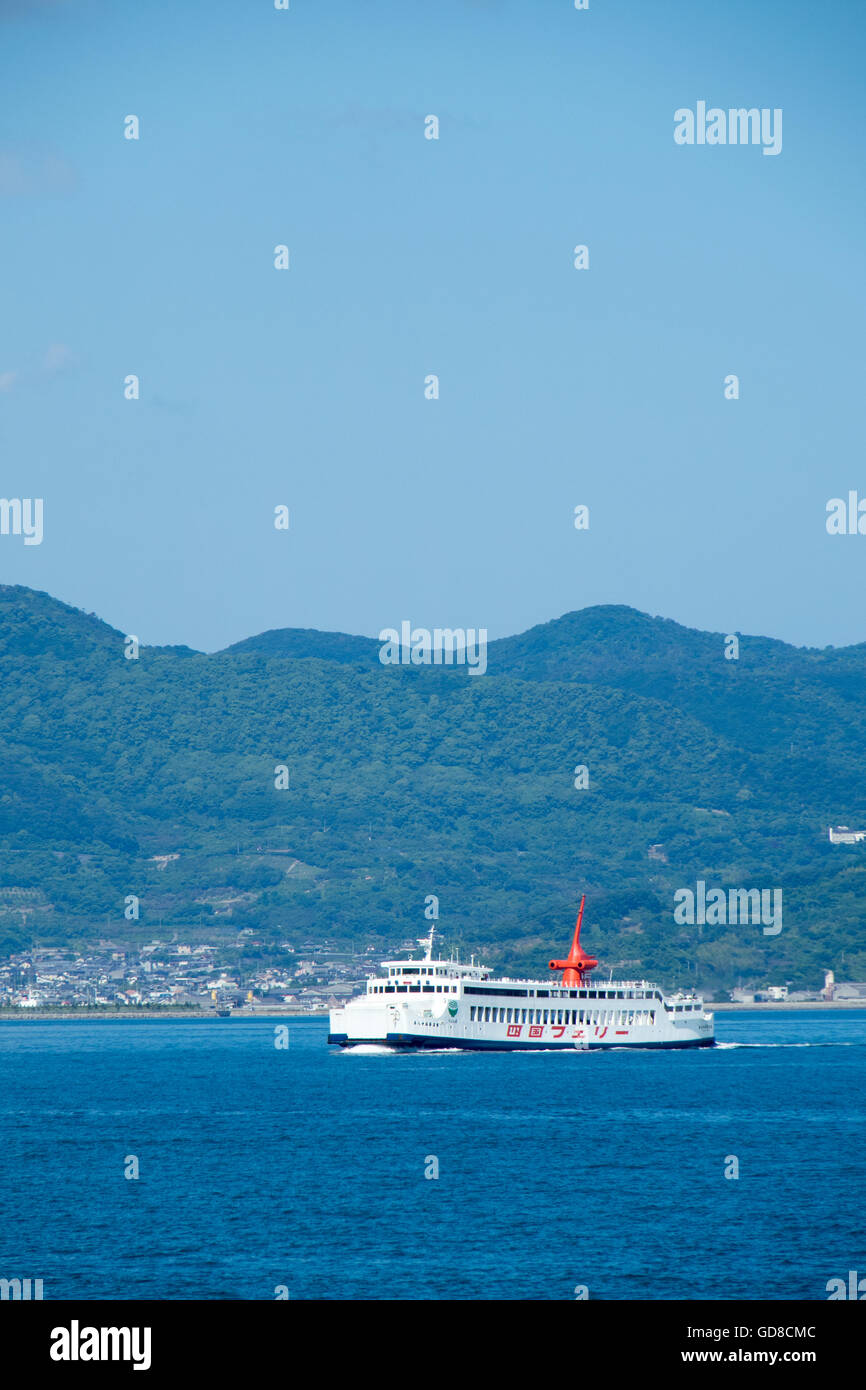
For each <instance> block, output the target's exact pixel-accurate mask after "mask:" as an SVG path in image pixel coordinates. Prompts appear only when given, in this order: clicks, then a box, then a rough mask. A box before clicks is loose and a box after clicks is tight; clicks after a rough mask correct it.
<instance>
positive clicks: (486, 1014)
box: [484, 1009, 490, 1023]
mask: <svg viewBox="0 0 866 1390" xmlns="http://www.w3.org/2000/svg"><path fill="white" fill-rule="evenodd" d="M484 1022H485V1023H489V1022H490V1010H489V1009H485V1010H484Z"/></svg>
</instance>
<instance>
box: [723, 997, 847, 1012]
mask: <svg viewBox="0 0 866 1390" xmlns="http://www.w3.org/2000/svg"><path fill="white" fill-rule="evenodd" d="M706 1007H707V1008H708V1009H710V1010H711V1011H712V1012H713V1013H740V1012H745V1013H767V1014H775V1013H784V1012H785V1011H786V1010H787V1011H788V1012H793V1011H794V1010H799V1011H801V1012H806V1011H807V1010H808V1011H811V1010H812V1009H821V1010H824V1009H866V999H812V1000H809V999H804V1000H802V1001H800V1002H799V1003H798V1002H797V1000H794V1001H793V1002H792V1001H791V1000H789V999H781V1000H779V1001H778V1003H771V1002H770V1001H769V1000H761V1002H760V1003H757V1004H739V1003H738V1004H733V1003H727V1004H710V1003H709V1002H708V1003H707V1005H706Z"/></svg>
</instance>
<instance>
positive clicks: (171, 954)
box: [0, 941, 374, 1012]
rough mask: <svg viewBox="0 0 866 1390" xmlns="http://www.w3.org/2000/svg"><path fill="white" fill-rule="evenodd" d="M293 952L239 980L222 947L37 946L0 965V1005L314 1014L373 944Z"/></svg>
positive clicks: (345, 993)
mask: <svg viewBox="0 0 866 1390" xmlns="http://www.w3.org/2000/svg"><path fill="white" fill-rule="evenodd" d="M307 946H308V947H309V948H310V949H309V954H307V951H306V949H305V948H301V950H300V951H299V950H297V949H296V948H295V947H294V946H291V945H289V943H287V942H285V943H283V944H282V949H283V951H284V952H285V958H286V963H285V965H282V964H278V965H263V966H262V967H261V968H259V969H254V970H252V971H250V970H249V969H245V970H244V973H243V978H242V979H241V978H240V976H239V972H238V970H237V968H236V967H233V966H231V965H226V964H220V963H219V962H220V957H225V955H226V952H225V949H224V947H223V946H216V945H208V944H205V945H184V944H178V943H176V942H172V943H167V942H164V941H151V942H150V943H149V944H148V945H145V946H140V947H135V948H130V947H128V946H124V945H122V944H118V943H114V942H101V943H100V944H99V946H98V947H96V948H93V949H90V950H88V951H85V952H83V953H78V952H76V951H73V950H71V949H63V948H60V947H39V948H33V949H31V950H30V951H27V952H22V953H20V954H18V955H13V956H11V957H10V958H9V959H8V960H7V961H4V962H0V1008H4V1007H5V1008H10V1007H12V1008H20V1009H52V1008H63V1007H74V1006H82V1005H89V1006H91V1007H92V1006H102V1007H106V1006H107V1007H120V1008H140V1007H142V1006H148V1007H151V1008H152V1007H154V1006H160V1007H166V1006H176V1007H183V1008H202V1009H209V1008H214V1007H218V1006H221V1005H225V1004H228V1005H231V1006H239V1005H244V1006H247V1007H256V1006H262V1007H266V1006H273V1005H278V1006H282V1007H292V1008H296V1009H299V1010H309V1011H311V1012H314V1011H319V1010H321V1009H327V1008H331V1007H333V1006H334V1005H335V1004H337V1003H339V1002H341V1001H343V1000H345V999H346V998H347V997H350V996H351V995H353V994H356V993H358V992H359V990H360V989H361V988H363V983H362V982H363V981H365V979H366V975H367V974H368V973H369V971H370V963H369V962H370V955H369V952H372V951H373V949H374V948H373V947H370V948H369V952H368V953H366V954H365V955H363V956H359V955H355V954H351V953H348V952H345V951H342V952H341V951H339V950H337V949H335V948H333V947H330V946H328V945H327V944H319V943H307Z"/></svg>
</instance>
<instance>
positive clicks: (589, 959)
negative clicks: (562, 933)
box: [550, 893, 598, 985]
mask: <svg viewBox="0 0 866 1390" xmlns="http://www.w3.org/2000/svg"><path fill="white" fill-rule="evenodd" d="M585 902H586V894H585V893H584V895H583V897H582V898H581V900H580V911H579V912H578V914H577V926H576V927H575V929H574V940H573V941H572V943H571V950H570V951H569V953H568V955H567V957H566V959H565V960H552V961H550V969H551V970H561V971H562V972H563V974H562V983H563V984H564V985H582V984H583V977H584V975H588V974H589V972H590V970H594V969H595V967H596V966H597V965H598V961H597V960H596V958H595V956H590V955H587V953H586V951H585V950H584V949H583V947H582V946H581V944H580V924H581V922H582V921H583V907H584V903H585Z"/></svg>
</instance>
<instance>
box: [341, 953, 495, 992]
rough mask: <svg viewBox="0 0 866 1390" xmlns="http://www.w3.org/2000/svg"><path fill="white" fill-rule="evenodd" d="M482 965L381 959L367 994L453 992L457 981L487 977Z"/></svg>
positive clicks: (443, 961) (455, 990)
mask: <svg viewBox="0 0 866 1390" xmlns="http://www.w3.org/2000/svg"><path fill="white" fill-rule="evenodd" d="M489 979H490V971H489V970H488V969H486V968H485V967H484V966H483V965H476V964H475V963H474V961H473V962H472V964H470V965H464V964H462V963H461V962H460V961H457V960H427V959H424V960H383V961H382V966H381V974H379V975H377V976H375V977H374V978H371V979H369V980H368V981H367V993H368V994H393V993H397V994H405V993H410V994H421V993H423V994H456V993H457V986H458V982H459V981H463V980H489Z"/></svg>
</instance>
